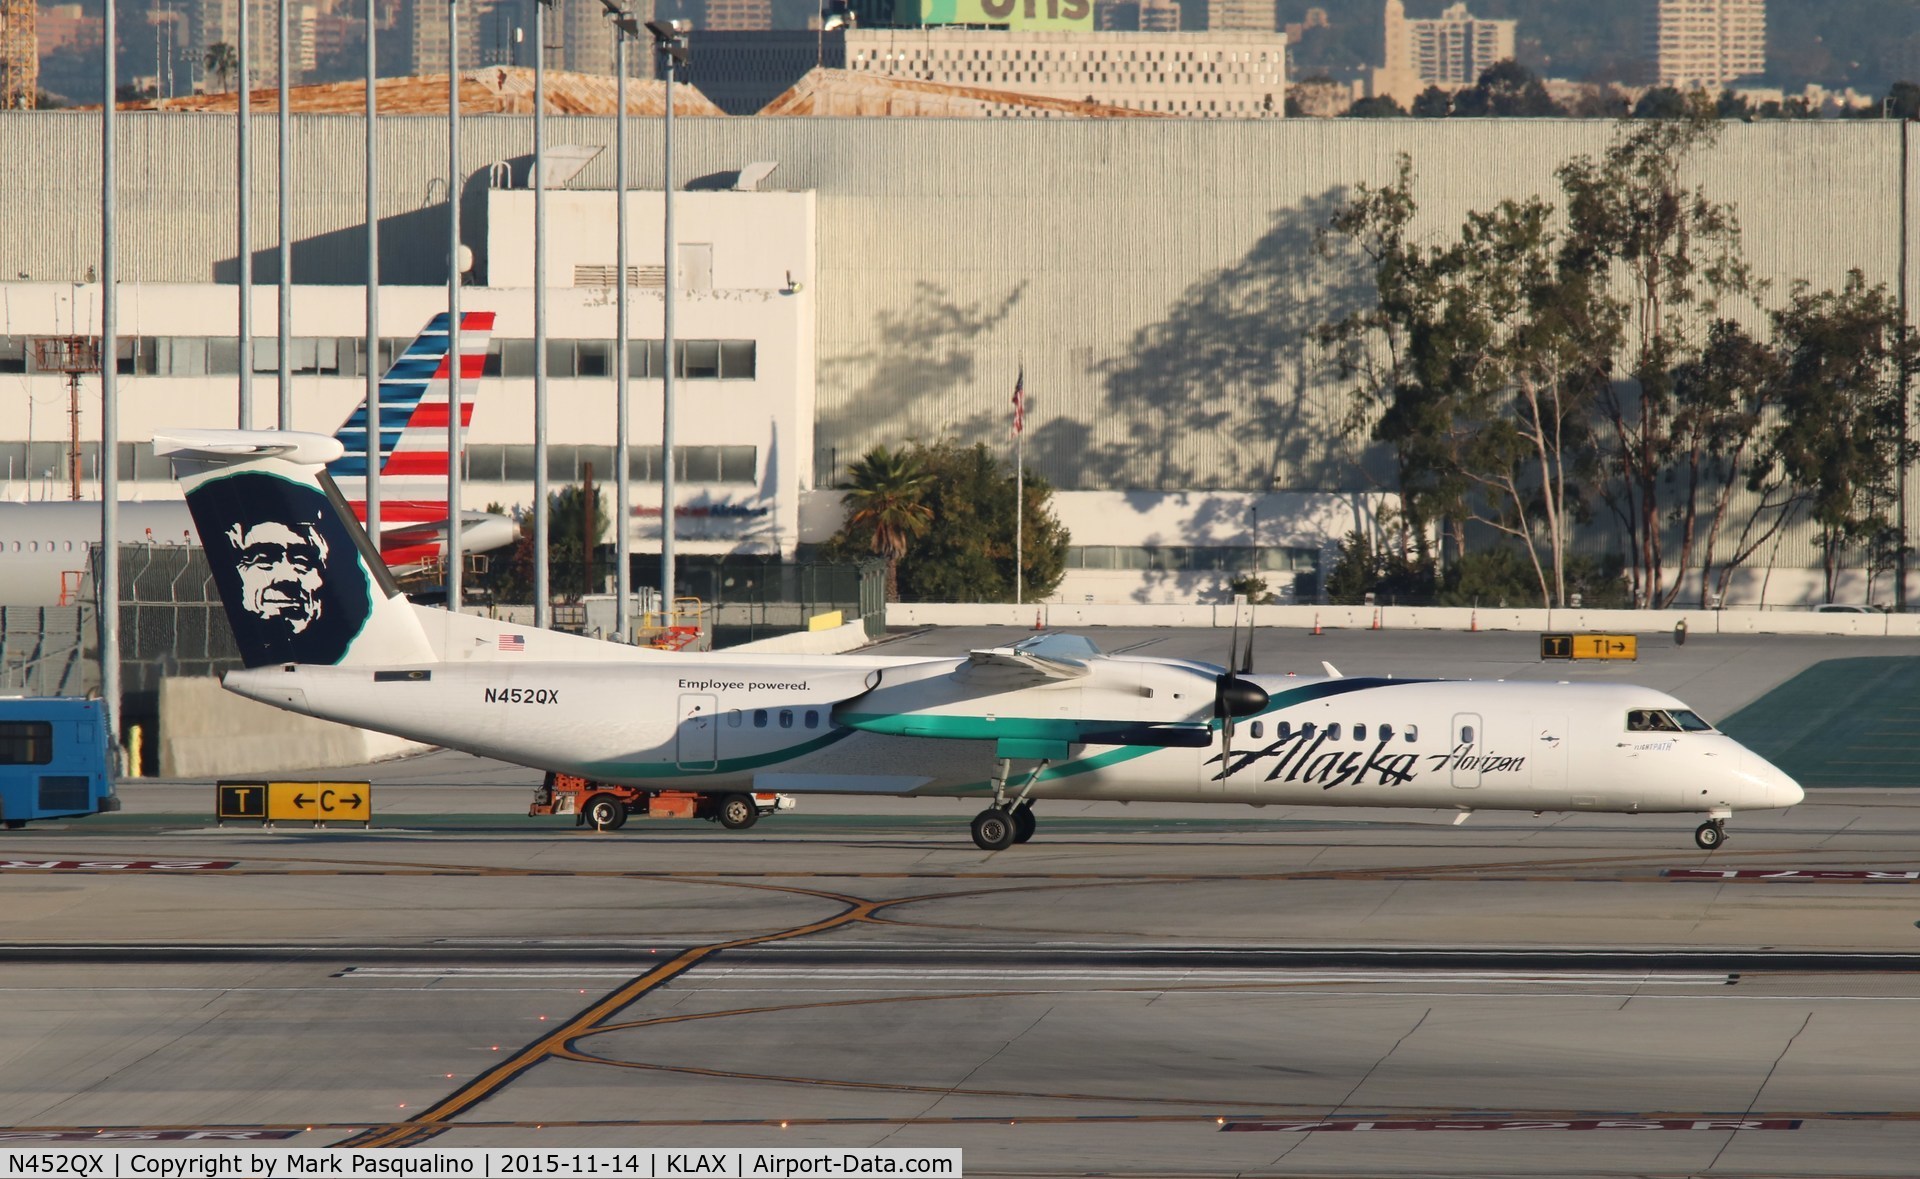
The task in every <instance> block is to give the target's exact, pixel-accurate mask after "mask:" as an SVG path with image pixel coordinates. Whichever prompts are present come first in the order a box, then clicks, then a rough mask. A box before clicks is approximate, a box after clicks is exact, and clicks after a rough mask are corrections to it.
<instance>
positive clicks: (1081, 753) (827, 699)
mask: <svg viewBox="0 0 1920 1179" xmlns="http://www.w3.org/2000/svg"><path fill="white" fill-rule="evenodd" d="M960 662H963V661H958V660H933V661H929V660H906V659H897V658H894V659H889V658H879V657H871V658H866V659H862V658H861V657H858V656H853V657H840V658H835V659H832V660H820V661H811V662H810V661H806V660H802V659H794V660H792V661H791V662H779V661H769V660H768V659H766V658H765V657H760V658H758V659H755V658H752V657H748V656H732V657H729V656H726V655H711V656H688V657H676V658H673V659H670V660H661V661H659V662H655V663H638V664H611V665H609V664H598V665H582V664H569V663H533V662H528V663H524V664H514V663H511V662H506V663H503V662H474V663H468V664H461V663H457V662H456V663H436V664H434V665H433V666H432V667H430V668H420V669H414V670H409V669H405V668H391V669H377V668H366V667H315V666H309V665H287V666H285V667H262V668H256V669H253V670H249V671H245V672H235V673H230V674H229V675H228V677H227V685H228V687H230V688H232V689H233V690H235V691H237V692H240V693H241V694H242V695H246V696H250V697H253V698H255V699H259V700H262V701H265V702H268V703H273V704H276V705H278V706H280V707H285V708H291V709H292V710H294V711H299V712H305V713H308V714H310V715H315V716H320V717H324V718H326V719H329V720H336V721H342V722H345V723H348V724H354V725H359V726H362V727H366V728H372V729H378V730H381V731H384V732H390V733H394V734H396V735H399V736H402V737H407V738H411V739H413V740H419V741H425V742H430V743H434V744H440V745H446V746H450V747H454V748H459V749H463V750H467V751H470V752H473V753H477V754H482V755H485V756H491V757H496V758H500V759H502V760H505V761H509V762H515V763H519V764H524V765H529V766H536V767H539V768H543V769H550V770H560V771H564V772H568V773H574V774H579V775H581V776H583V777H588V778H592V779H596V780H601V781H607V782H617V783H622V784H626V785H633V786H642V787H659V788H669V789H677V790H698V791H714V792H720V791H731V790H749V789H758V790H762V791H765V790H779V791H783V792H789V793H834V794H849V793H853V794H892V795H957V796H978V795H984V794H987V793H989V792H990V791H991V789H992V785H991V782H992V778H993V776H994V773H995V767H996V765H997V763H998V761H999V758H1000V756H1001V755H1002V753H1003V752H1004V748H1005V747H1004V746H1002V745H1001V741H1000V739H1001V738H1015V737H1019V738H1032V737H1034V736H1036V735H1039V736H1043V737H1044V736H1046V735H1047V734H1049V733H1051V734H1052V735H1053V736H1054V737H1056V738H1059V739H1060V744H1061V749H1060V754H1061V755H1060V756H1059V757H1055V758H1050V759H1049V764H1048V765H1047V767H1046V768H1045V769H1044V770H1043V771H1042V772H1041V775H1040V777H1039V778H1038V779H1037V780H1036V781H1035V782H1034V785H1033V789H1032V797H1033V798H1036V799H1046V798H1071V799H1089V800H1094V799H1101V800H1116V801H1165V802H1223V803H1242V804H1255V805H1266V804H1305V805H1315V806H1383V805H1384V806H1399V807H1408V806H1413V807H1423V806H1431V807H1436V808H1454V809H1461V810H1555V811H1568V810H1575V811H1577V810H1592V811H1629V812H1630V811H1646V812H1699V813H1718V814H1725V813H1727V812H1730V811H1733V810H1741V809H1751V808H1767V807H1784V806H1790V805H1792V804H1793V803H1795V802H1798V801H1799V800H1800V797H1801V792H1800V789H1799V787H1798V786H1797V785H1795V784H1794V783H1793V782H1792V781H1791V779H1789V778H1787V777H1786V775H1784V774H1782V773H1780V771H1778V770H1777V769H1775V768H1774V767H1772V766H1771V765H1769V764H1768V763H1767V762H1766V761H1764V760H1763V759H1761V758H1759V757H1758V756H1756V755H1754V754H1752V753H1751V752H1749V751H1748V750H1746V749H1745V748H1743V747H1742V746H1741V745H1740V744H1739V743H1738V742H1736V741H1735V740H1733V739H1732V738H1730V737H1728V736H1726V735H1725V734H1723V733H1719V732H1717V731H1710V730H1709V731H1694V732H1688V731H1666V732H1649V731H1635V730H1633V729H1631V728H1630V727H1629V716H1630V714H1632V713H1633V712H1635V711H1636V710H1668V709H1672V710H1684V709H1685V706H1684V705H1683V704H1681V703H1680V702H1679V701H1677V700H1675V699H1673V698H1672V697H1670V696H1667V695H1666V694H1665V693H1661V692H1657V691H1651V690H1649V689H1645V688H1633V687H1626V686H1618V685H1571V684H1560V685H1551V686H1550V688H1551V690H1545V691H1543V688H1547V687H1549V685H1542V684H1539V683H1527V682H1517V681H1516V682H1486V681H1463V680H1434V681H1420V680H1384V679H1364V678H1344V679H1343V678H1321V677H1292V676H1261V675H1253V676H1248V677H1246V678H1247V679H1248V680H1250V681H1252V682H1254V683H1256V684H1258V685H1259V686H1260V687H1261V688H1262V689H1264V690H1265V691H1266V692H1267V693H1268V696H1269V701H1268V704H1267V706H1266V708H1265V709H1264V710H1262V711H1261V712H1260V713H1259V714H1258V715H1255V716H1249V717H1242V718H1240V719H1239V720H1238V721H1237V723H1236V725H1235V729H1234V732H1233V734H1232V737H1231V742H1232V752H1231V756H1230V757H1229V756H1228V752H1227V742H1228V740H1229V738H1228V736H1227V734H1226V733H1225V731H1224V726H1223V725H1222V723H1221V722H1220V721H1218V720H1217V719H1212V718H1211V713H1210V711H1209V709H1210V707H1211V697H1210V696H1206V695H1203V694H1202V693H1200V692H1198V691H1196V692H1195V693H1194V699H1193V701H1192V702H1191V709H1190V711H1191V713H1192V716H1193V717H1194V718H1195V723H1196V727H1200V728H1202V731H1203V733H1204V726H1205V725H1207V724H1210V725H1211V732H1210V733H1208V734H1205V735H1202V736H1200V737H1199V738H1198V740H1200V741H1205V744H1203V745H1202V744H1197V743H1196V744H1194V745H1168V746H1156V745H1143V744H1131V745H1111V744H1099V743H1089V742H1083V741H1079V740H1075V739H1074V738H1075V736H1076V735H1085V734H1089V733H1095V732H1116V731H1126V727H1127V726H1128V725H1129V724H1130V723H1134V722H1137V721H1138V720H1139V719H1140V717H1141V716H1143V715H1148V710H1149V708H1150V707H1151V708H1157V709H1159V712H1158V714H1157V715H1160V716H1165V715H1166V713H1165V707H1166V701H1165V696H1166V695H1167V694H1168V692H1167V685H1168V684H1173V685H1176V686H1177V685H1179V684H1181V683H1183V682H1187V681H1183V680H1182V679H1181V677H1182V676H1184V675H1188V674H1190V673H1187V672H1185V671H1184V670H1183V668H1182V667H1181V666H1180V665H1178V664H1173V663H1170V662H1159V661H1152V660H1139V661H1137V662H1138V663H1139V664H1140V665H1141V667H1142V671H1141V676H1142V677H1143V678H1144V679H1145V680H1149V681H1155V677H1159V679H1158V680H1157V681H1155V682H1157V683H1158V684H1159V685H1160V686H1159V688H1158V689H1157V691H1158V692H1159V695H1160V697H1161V699H1160V700H1159V702H1158V703H1157V704H1151V705H1149V704H1142V703H1141V701H1142V700H1146V699H1149V698H1150V697H1151V696H1152V695H1153V693H1151V692H1147V691H1145V690H1144V689H1142V690H1135V691H1132V692H1124V693H1123V692H1114V691H1111V690H1102V691H1099V692H1095V691H1091V690H1086V691H1083V690H1081V689H1080V688H1079V687H1077V686H1076V685H1075V684H1074V683H1072V682H1068V683H1063V684H1060V685H1058V686H1049V687H1046V688H1039V689H1036V688H1025V689H1022V690H1020V691H1016V692H1008V693H1006V694H1005V695H1004V696H1002V697H1000V698H997V699H996V698H992V697H989V698H985V699H975V700H972V701H970V702H969V704H968V710H967V712H966V713H965V714H964V715H960V714H955V715H951V716H943V715H940V714H938V713H929V712H924V711H916V712H912V713H900V712H872V711H864V710H865V709H869V708H871V702H872V701H873V700H875V699H877V698H879V693H878V692H874V691H872V689H874V688H876V687H877V686H879V685H880V684H881V683H882V682H883V681H888V680H892V679H896V678H901V677H903V676H906V677H910V676H911V674H912V672H913V670H914V669H925V670H930V671H934V672H945V671H947V670H949V669H951V668H953V667H954V666H956V665H957V664H958V663H960ZM1191 682H1192V683H1193V686H1194V687H1195V688H1196V689H1197V688H1199V687H1200V686H1201V684H1200V681H1199V678H1198V677H1197V676H1195V677H1193V679H1192V681H1191ZM1129 712H1131V713H1132V715H1128V713H1129ZM1110 714H1111V715H1110ZM903 716H904V717H905V718H906V719H905V720H903V719H902V717H903ZM876 725H879V726H881V727H885V728H887V729H888V730H889V731H879V732H876V731H870V729H871V728H872V727H874V726H876ZM1016 756H1018V755H1016ZM1026 764H1027V765H1031V764H1032V763H1031V762H1028V763H1026Z"/></svg>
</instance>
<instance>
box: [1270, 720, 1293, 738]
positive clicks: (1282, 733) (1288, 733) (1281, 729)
mask: <svg viewBox="0 0 1920 1179" xmlns="http://www.w3.org/2000/svg"><path fill="white" fill-rule="evenodd" d="M1273 735H1274V736H1275V737H1276V738H1278V739H1279V740H1282V741H1285V740H1288V739H1289V738H1291V737H1292V736H1293V726H1292V725H1290V724H1288V723H1287V722H1286V721H1275V722H1273Z"/></svg>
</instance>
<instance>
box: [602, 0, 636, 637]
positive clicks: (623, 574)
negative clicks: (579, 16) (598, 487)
mask: <svg viewBox="0 0 1920 1179" xmlns="http://www.w3.org/2000/svg"><path fill="white" fill-rule="evenodd" d="M600 4H601V6H602V7H603V8H605V9H606V10H607V15H608V16H609V17H611V18H613V72H614V76H615V79H616V81H615V84H614V95H615V97H614V115H613V201H614V206H613V242H614V246H613V255H614V256H613V272H614V279H613V282H614V289H615V292H616V293H615V295H614V300H613V306H614V312H613V315H614V320H615V323H614V343H613V356H614V360H613V363H614V366H615V367H614V378H613V406H614V408H613V469H614V471H615V472H617V474H616V475H615V479H614V483H615V488H616V490H615V493H614V494H615V498H616V501H617V507H616V508H615V511H614V513H613V562H614V587H615V589H614V616H613V639H614V641H615V642H617V643H624V642H628V641H629V640H630V639H631V638H632V635H631V633H630V616H629V615H628V613H627V607H628V602H629V601H630V600H631V598H632V596H633V573H632V570H631V569H629V568H628V565H629V557H630V554H629V552H628V548H629V545H630V543H631V542H630V539H629V536H628V525H629V522H630V520H631V517H632V507H631V505H632V503H633V486H632V470H631V464H630V462H629V453H628V448H629V435H630V434H631V433H632V427H631V423H630V420H629V417H630V415H629V409H630V407H631V395H630V390H629V389H628V386H627V378H628V377H629V376H630V375H631V374H630V372H629V370H630V369H631V367H632V365H631V364H630V362H629V356H628V353H629V351H630V350H629V348H628V346H627V41H628V39H629V38H634V37H638V36H639V35H640V26H639V25H638V24H636V23H635V22H634V19H633V13H632V12H630V11H628V10H627V9H625V8H622V7H621V6H620V4H619V0H600Z"/></svg>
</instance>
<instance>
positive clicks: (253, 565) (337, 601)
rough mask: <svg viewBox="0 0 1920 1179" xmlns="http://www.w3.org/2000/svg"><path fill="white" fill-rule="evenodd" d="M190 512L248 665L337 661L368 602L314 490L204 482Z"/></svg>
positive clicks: (348, 549)
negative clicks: (204, 546)
mask: <svg viewBox="0 0 1920 1179" xmlns="http://www.w3.org/2000/svg"><path fill="white" fill-rule="evenodd" d="M189 506H190V507H191V508H192V509H193V516H194V522H195V523H196V524H197V525H198V526H199V530H200V535H201V537H202V538H203V539H204V541H205V542H206V546H207V562H208V564H209V565H210V566H211V567H212V570H213V579H214V584H215V585H216V586H217V587H218V589H219V590H220V600H221V601H222V602H224V603H225V604H226V607H227V620H228V621H229V622H231V623H232V624H233V635H234V638H235V640H237V641H238V643H239V645H240V655H241V658H242V659H243V660H245V662H246V664H247V666H248V667H258V666H261V665H263V664H269V663H288V662H292V663H325V664H333V663H338V662H340V660H341V659H342V658H344V657H345V656H346V653H347V648H349V647H351V646H352V645H353V641H354V639H356V638H358V637H359V635H360V631H361V630H362V628H364V627H365V626H366V623H367V616H368V615H369V614H370V613H371V611H372V594H371V592H370V588H369V584H368V578H367V573H366V570H364V569H362V568H361V566H360V561H359V554H358V553H357V552H356V550H355V548H354V543H353V538H352V536H350V535H349V534H348V533H347V530H346V527H345V525H344V524H342V523H341V521H340V518H339V516H338V515H337V514H336V513H335V512H334V510H333V505H332V504H331V503H329V502H328V500H327V497H326V496H325V495H324V494H322V493H321V491H320V490H319V489H318V488H313V487H305V486H302V485H300V484H298V483H291V482H289V481H287V480H285V479H281V478H277V477H275V476H273V475H266V474H261V473H259V472H245V473H241V474H237V475H230V476H228V477H226V478H223V479H214V480H211V481H209V482H208V483H206V484H204V485H203V486H201V487H200V488H198V489H197V490H196V491H195V492H194V493H193V495H192V497H191V502H190V504H189Z"/></svg>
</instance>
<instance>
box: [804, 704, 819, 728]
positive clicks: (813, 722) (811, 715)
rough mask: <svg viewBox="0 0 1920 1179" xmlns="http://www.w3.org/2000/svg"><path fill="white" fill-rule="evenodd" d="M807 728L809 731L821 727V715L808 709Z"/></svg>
mask: <svg viewBox="0 0 1920 1179" xmlns="http://www.w3.org/2000/svg"><path fill="white" fill-rule="evenodd" d="M807 727H808V728H809V729H817V728H819V727H820V714H819V713H818V712H816V711H814V710H813V709H811V708H809V709H807Z"/></svg>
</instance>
